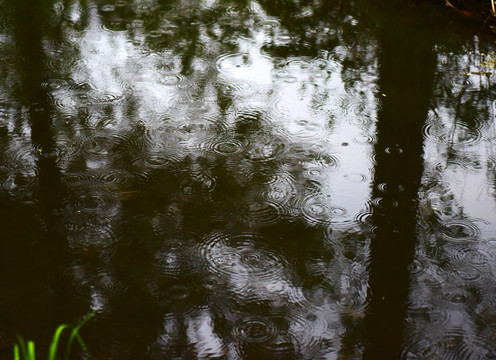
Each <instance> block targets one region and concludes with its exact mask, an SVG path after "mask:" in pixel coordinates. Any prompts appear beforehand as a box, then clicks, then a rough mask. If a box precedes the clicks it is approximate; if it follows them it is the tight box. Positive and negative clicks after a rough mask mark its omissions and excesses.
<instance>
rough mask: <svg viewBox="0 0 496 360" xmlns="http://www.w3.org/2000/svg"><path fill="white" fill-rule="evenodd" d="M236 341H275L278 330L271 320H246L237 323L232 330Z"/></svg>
mask: <svg viewBox="0 0 496 360" xmlns="http://www.w3.org/2000/svg"><path fill="white" fill-rule="evenodd" d="M232 333H233V336H234V338H235V339H238V340H241V341H244V342H248V343H262V342H268V341H270V340H272V339H274V338H275V337H276V336H277V334H278V328H277V326H276V324H274V323H273V322H272V321H270V320H269V319H265V318H244V319H242V320H240V321H238V322H236V323H235V324H234V326H233V330H232Z"/></svg>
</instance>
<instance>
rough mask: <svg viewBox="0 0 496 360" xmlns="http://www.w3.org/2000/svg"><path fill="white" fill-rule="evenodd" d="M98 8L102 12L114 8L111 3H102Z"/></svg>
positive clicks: (110, 10)
mask: <svg viewBox="0 0 496 360" xmlns="http://www.w3.org/2000/svg"><path fill="white" fill-rule="evenodd" d="M100 10H102V11H103V12H112V11H114V10H115V6H114V5H111V4H106V5H102V6H100Z"/></svg>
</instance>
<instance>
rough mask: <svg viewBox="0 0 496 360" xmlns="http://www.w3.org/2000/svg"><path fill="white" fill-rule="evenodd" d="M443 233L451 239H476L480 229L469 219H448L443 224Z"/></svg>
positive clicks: (446, 237) (444, 236)
mask: <svg viewBox="0 0 496 360" xmlns="http://www.w3.org/2000/svg"><path fill="white" fill-rule="evenodd" d="M441 235H442V237H443V238H444V239H446V240H449V241H476V240H477V239H478V238H479V236H480V229H479V228H478V227H477V225H475V224H474V223H472V222H470V221H468V220H464V219H459V220H448V221H445V222H444V223H442V224H441Z"/></svg>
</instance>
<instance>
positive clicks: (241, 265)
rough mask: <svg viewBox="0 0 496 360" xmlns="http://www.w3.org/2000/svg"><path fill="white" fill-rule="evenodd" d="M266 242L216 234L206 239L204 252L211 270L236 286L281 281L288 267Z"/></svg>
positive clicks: (256, 237) (255, 238)
mask: <svg viewBox="0 0 496 360" xmlns="http://www.w3.org/2000/svg"><path fill="white" fill-rule="evenodd" d="M263 241H264V239H263V238H261V237H259V236H258V235H256V234H239V235H229V234H224V233H221V232H214V233H212V234H210V235H209V236H207V237H206V238H205V239H204V241H203V243H202V244H201V245H200V252H201V255H202V257H203V258H204V259H205V260H206V262H207V267H208V269H209V270H210V271H211V272H212V273H214V274H217V275H219V276H227V277H228V278H231V279H233V280H235V281H236V282H244V281H248V280H256V281H262V282H267V281H273V280H279V279H280V274H281V273H282V272H283V270H284V266H285V263H284V261H283V259H282V258H281V257H280V256H279V255H278V254H277V253H275V252H273V251H271V250H270V249H267V248H265V247H263V246H262V245H261V244H260V243H261V242H263ZM245 290H246V289H245Z"/></svg>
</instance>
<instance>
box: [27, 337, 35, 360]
mask: <svg viewBox="0 0 496 360" xmlns="http://www.w3.org/2000/svg"><path fill="white" fill-rule="evenodd" d="M28 353H29V359H30V360H34V359H35V358H36V354H35V351H34V342H33V341H28Z"/></svg>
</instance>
